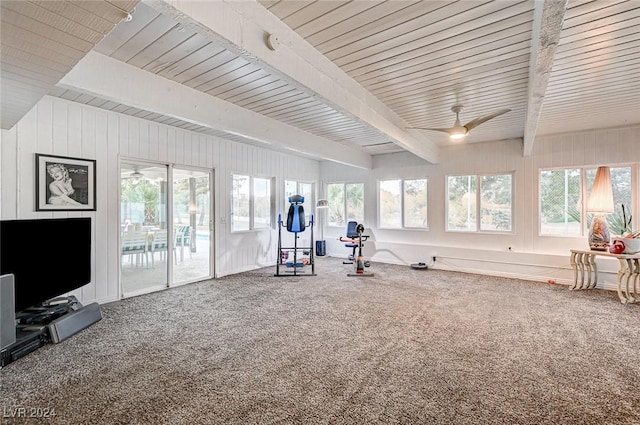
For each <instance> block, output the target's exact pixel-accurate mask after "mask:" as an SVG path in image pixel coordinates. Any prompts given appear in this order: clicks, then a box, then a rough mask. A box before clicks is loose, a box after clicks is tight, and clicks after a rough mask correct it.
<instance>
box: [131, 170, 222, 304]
mask: <svg viewBox="0 0 640 425" xmlns="http://www.w3.org/2000/svg"><path fill="white" fill-rule="evenodd" d="M120 168H121V173H120V277H121V287H122V294H123V296H124V297H128V296H134V295H139V294H143V293H147V292H152V291H156V290H160V289H165V288H167V287H169V286H176V285H180V284H184V283H189V282H195V281H199V280H204V279H208V278H211V277H212V275H213V272H212V270H213V262H212V258H213V255H212V252H213V249H212V247H213V244H212V241H213V220H212V217H211V214H212V208H211V206H212V204H211V193H212V190H211V188H212V179H213V175H212V172H211V171H210V170H202V169H192V168H184V167H171V166H168V165H164V164H152V163H144V162H137V161H123V162H122V163H121V167H120ZM169 181H170V182H171V184H169V183H168V182H169Z"/></svg>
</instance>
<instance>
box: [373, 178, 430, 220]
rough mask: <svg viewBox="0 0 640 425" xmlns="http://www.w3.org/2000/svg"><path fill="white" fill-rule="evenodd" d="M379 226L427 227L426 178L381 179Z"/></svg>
mask: <svg viewBox="0 0 640 425" xmlns="http://www.w3.org/2000/svg"><path fill="white" fill-rule="evenodd" d="M379 188H380V191H379V207H380V214H379V217H380V218H379V221H380V227H381V228H388V229H402V228H423V229H424V228H427V179H413V180H401V179H396V180H381V181H380V183H379Z"/></svg>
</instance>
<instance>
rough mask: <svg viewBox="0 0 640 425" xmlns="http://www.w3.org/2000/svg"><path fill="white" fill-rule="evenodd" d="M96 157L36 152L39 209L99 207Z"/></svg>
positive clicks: (62, 209)
mask: <svg viewBox="0 0 640 425" xmlns="http://www.w3.org/2000/svg"><path fill="white" fill-rule="evenodd" d="M95 210H96V161H95V160H94V159H82V158H70V157H66V156H55V155H45V154H39V153H37V154H36V211H95Z"/></svg>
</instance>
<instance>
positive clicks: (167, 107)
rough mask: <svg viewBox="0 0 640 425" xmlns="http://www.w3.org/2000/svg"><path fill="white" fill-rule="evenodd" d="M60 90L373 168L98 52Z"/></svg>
mask: <svg viewBox="0 0 640 425" xmlns="http://www.w3.org/2000/svg"><path fill="white" fill-rule="evenodd" d="M58 86H60V87H62V88H65V89H72V90H78V91H81V92H85V93H88V94H91V95H93V96H98V97H101V98H104V99H107V100H111V101H113V102H117V103H122V104H126V105H130V106H134V107H136V108H140V109H143V110H147V111H151V112H155V113H158V114H162V115H167V116H171V117H174V118H178V119H181V120H184V121H188V122H192V123H194V124H199V125H203V126H206V127H209V128H213V129H215V130H219V131H223V132H226V133H230V134H234V135H242V136H244V137H246V138H249V139H251V140H254V141H258V142H261V143H265V144H272V145H278V146H281V147H285V148H287V149H289V150H291V151H294V152H301V153H304V154H305V155H313V156H315V157H317V158H319V159H324V160H327V161H334V162H339V163H342V164H348V165H352V166H355V167H360V168H367V169H370V168H371V167H372V163H373V161H372V157H371V155H369V154H368V153H366V152H362V151H360V150H357V149H354V148H351V147H349V146H347V145H343V144H339V143H336V142H333V141H331V140H327V139H325V138H322V137H318V136H315V135H313V134H310V133H307V132H306V131H303V130H300V129H298V128H295V127H292V126H290V125H288V124H284V123H281V122H280V121H276V120H274V119H271V118H269V117H266V116H264V115H261V114H258V113H256V112H253V111H250V110H248V109H244V108H241V107H239V106H236V105H234V104H232V103H229V102H226V101H224V100H222V99H219V98H216V97H213V96H210V95H208V94H205V93H202V92H200V91H198V90H194V89H192V88H190V87H187V86H184V85H182V84H179V83H176V82H174V81H171V80H168V79H166V78H164V77H160V76H157V75H155V74H152V73H150V72H147V71H144V70H142V69H140V68H137V67H135V66H132V65H129V64H126V63H124V62H121V61H119V60H116V59H113V58H110V57H108V56H105V55H102V54H100V53H96V52H89V54H87V55H86V56H85V57H84V58H83V59H82V60H81V61H80V62H79V63H78V65H76V66H75V67H74V68H73V69H72V70H71V72H69V73H68V74H67V75H66V76H65V77H64V78H62V80H60V83H59V84H58Z"/></svg>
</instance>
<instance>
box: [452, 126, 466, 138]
mask: <svg viewBox="0 0 640 425" xmlns="http://www.w3.org/2000/svg"><path fill="white" fill-rule="evenodd" d="M466 135H467V129H466V128H464V127H454V128H452V129H451V131H450V132H449V138H450V139H451V140H461V139H464V138H465V136H466Z"/></svg>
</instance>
